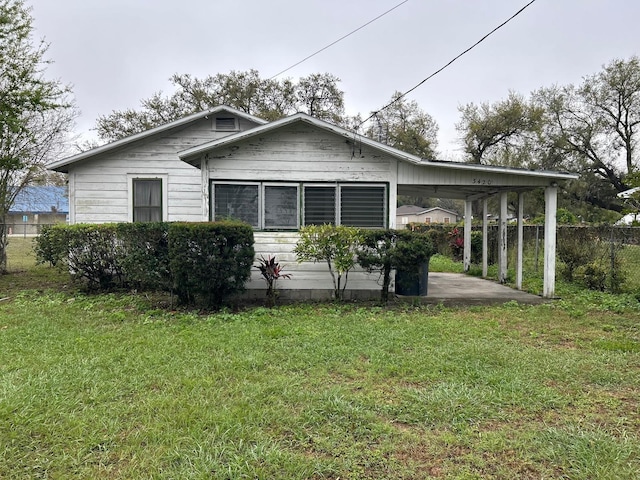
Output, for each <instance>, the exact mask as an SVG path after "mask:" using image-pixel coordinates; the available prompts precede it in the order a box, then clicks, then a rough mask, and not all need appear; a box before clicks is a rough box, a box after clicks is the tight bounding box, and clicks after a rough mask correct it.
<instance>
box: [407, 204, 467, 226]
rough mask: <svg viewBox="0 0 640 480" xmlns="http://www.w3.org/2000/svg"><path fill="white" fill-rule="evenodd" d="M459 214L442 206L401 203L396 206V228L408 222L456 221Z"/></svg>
mask: <svg viewBox="0 0 640 480" xmlns="http://www.w3.org/2000/svg"><path fill="white" fill-rule="evenodd" d="M459 218H460V216H459V215H458V214H457V213H456V212H454V211H453V210H448V209H446V208H442V207H431V208H424V207H418V206H416V205H402V206H400V207H398V208H396V225H397V226H398V228H400V227H402V226H403V225H408V224H409V223H456V222H457V221H458V220H459Z"/></svg>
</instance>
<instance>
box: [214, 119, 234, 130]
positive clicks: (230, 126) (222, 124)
mask: <svg viewBox="0 0 640 480" xmlns="http://www.w3.org/2000/svg"><path fill="white" fill-rule="evenodd" d="M237 129H238V128H237V127H236V119H235V118H233V117H231V118H216V130H222V131H225V132H229V131H231V132H232V131H234V130H237Z"/></svg>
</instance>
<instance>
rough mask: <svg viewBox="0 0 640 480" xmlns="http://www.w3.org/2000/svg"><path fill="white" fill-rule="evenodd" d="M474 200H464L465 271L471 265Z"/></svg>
mask: <svg viewBox="0 0 640 480" xmlns="http://www.w3.org/2000/svg"><path fill="white" fill-rule="evenodd" d="M472 207H473V202H472V201H471V200H465V201H464V237H463V241H464V245H463V250H462V259H463V265H464V271H465V272H468V271H469V268H470V267H471V220H472V218H471V217H472V216H473V209H472Z"/></svg>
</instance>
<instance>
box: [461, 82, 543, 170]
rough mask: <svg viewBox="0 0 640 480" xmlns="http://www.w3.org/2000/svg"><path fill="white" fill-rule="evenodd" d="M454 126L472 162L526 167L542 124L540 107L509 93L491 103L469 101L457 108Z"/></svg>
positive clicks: (530, 159)
mask: <svg viewBox="0 0 640 480" xmlns="http://www.w3.org/2000/svg"><path fill="white" fill-rule="evenodd" d="M459 110H460V114H461V117H462V118H461V120H460V122H459V123H458V124H457V125H456V129H457V130H458V132H460V134H461V136H462V142H463V145H464V151H465V153H466V154H467V155H468V157H469V161H470V162H471V163H478V164H494V165H505V166H527V164H529V163H530V162H531V161H532V155H531V150H532V148H533V147H532V144H533V143H535V138H536V135H537V132H538V131H539V129H540V127H541V122H542V113H543V111H542V109H541V108H539V107H537V106H535V105H534V104H532V103H530V102H527V101H526V100H525V99H524V98H523V97H522V95H520V94H517V93H515V92H509V96H508V97H507V98H506V99H505V100H500V101H498V102H495V103H493V104H490V103H481V104H479V105H476V104H474V103H469V104H467V105H464V106H462V107H460V108H459Z"/></svg>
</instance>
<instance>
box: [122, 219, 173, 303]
mask: <svg viewBox="0 0 640 480" xmlns="http://www.w3.org/2000/svg"><path fill="white" fill-rule="evenodd" d="M116 231H117V235H118V238H119V241H120V244H121V247H122V252H123V257H122V258H121V259H120V265H121V266H122V269H123V273H124V275H125V278H126V281H127V284H128V285H129V286H131V287H134V288H136V289H139V290H161V291H167V292H168V291H171V290H172V288H173V278H172V275H171V269H170V265H169V224H168V223H164V222H149V223H147V222H137V223H119V224H117V226H116Z"/></svg>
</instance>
